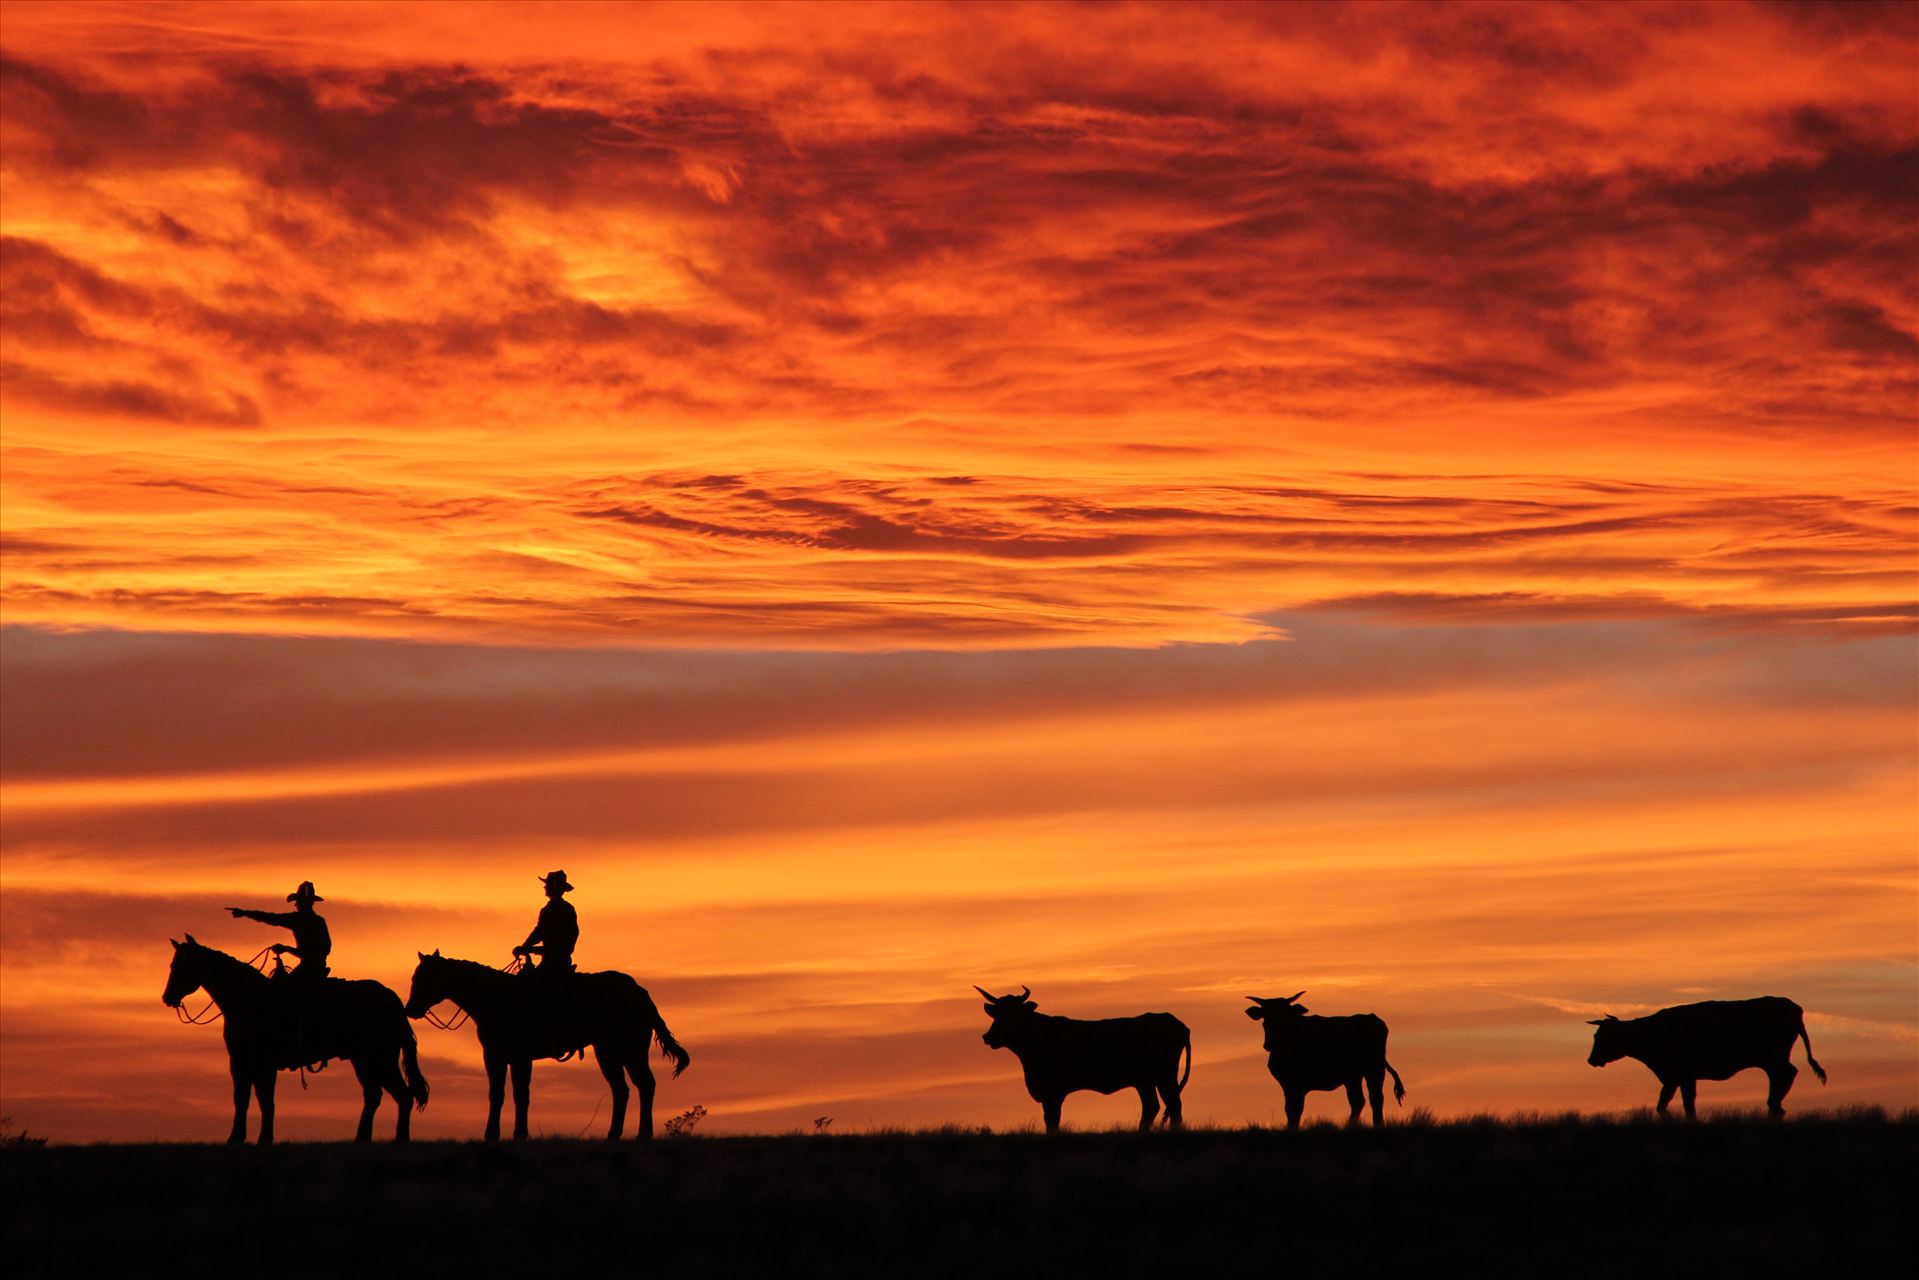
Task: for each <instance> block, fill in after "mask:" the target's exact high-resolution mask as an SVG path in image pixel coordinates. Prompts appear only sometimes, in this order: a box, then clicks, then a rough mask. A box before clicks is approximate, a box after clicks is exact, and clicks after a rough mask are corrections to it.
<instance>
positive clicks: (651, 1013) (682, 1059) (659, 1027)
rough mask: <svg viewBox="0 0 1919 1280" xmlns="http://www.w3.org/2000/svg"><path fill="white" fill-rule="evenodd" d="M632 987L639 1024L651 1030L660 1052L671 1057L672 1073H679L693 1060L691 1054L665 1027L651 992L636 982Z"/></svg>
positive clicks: (663, 1019) (664, 1021) (664, 1020)
mask: <svg viewBox="0 0 1919 1280" xmlns="http://www.w3.org/2000/svg"><path fill="white" fill-rule="evenodd" d="M628 981H631V979H628ZM633 989H634V990H635V991H636V992H638V993H639V997H640V1009H639V1014H640V1025H641V1026H642V1027H647V1028H650V1029H651V1030H652V1032H653V1038H654V1039H655V1040H657V1041H659V1042H660V1052H661V1053H663V1054H665V1055H666V1056H667V1057H669V1058H671V1059H673V1074H674V1075H675V1076H677V1075H679V1074H680V1072H682V1071H684V1070H686V1067H687V1064H688V1063H690V1062H692V1061H693V1055H692V1054H690V1053H688V1052H687V1051H686V1050H685V1049H682V1048H681V1047H680V1042H679V1041H678V1040H675V1039H674V1038H673V1033H672V1032H671V1031H669V1030H668V1029H667V1026H666V1019H665V1018H663V1017H661V1016H660V1006H658V1005H657V1004H654V1003H653V996H652V993H651V992H649V991H647V989H646V988H645V987H642V986H641V985H640V984H639V983H637V982H635V983H633Z"/></svg>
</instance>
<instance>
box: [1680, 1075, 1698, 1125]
mask: <svg viewBox="0 0 1919 1280" xmlns="http://www.w3.org/2000/svg"><path fill="white" fill-rule="evenodd" d="M1679 1100H1680V1101H1681V1102H1683V1103H1685V1104H1686V1119H1688V1120H1697V1119H1698V1118H1699V1109H1698V1107H1697V1105H1696V1104H1697V1102H1698V1100H1699V1082H1698V1081H1697V1080H1681V1081H1680V1082H1679Z"/></svg>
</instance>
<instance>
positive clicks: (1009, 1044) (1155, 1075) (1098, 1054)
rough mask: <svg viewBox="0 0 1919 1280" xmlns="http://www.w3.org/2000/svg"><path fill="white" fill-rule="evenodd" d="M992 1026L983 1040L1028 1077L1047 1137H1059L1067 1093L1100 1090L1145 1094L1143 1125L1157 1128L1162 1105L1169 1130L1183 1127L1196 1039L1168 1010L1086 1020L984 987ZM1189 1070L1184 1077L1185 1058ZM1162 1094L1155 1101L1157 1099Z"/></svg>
mask: <svg viewBox="0 0 1919 1280" xmlns="http://www.w3.org/2000/svg"><path fill="white" fill-rule="evenodd" d="M973 990H975V991H977V992H979V993H980V994H981V995H983V996H985V997H986V1006H985V1008H986V1013H987V1016H989V1017H991V1018H992V1019H993V1025H992V1026H991V1027H989V1028H988V1029H987V1032H986V1034H985V1035H984V1036H983V1037H981V1038H982V1039H984V1040H985V1041H986V1047H987V1048H989V1049H1011V1050H1012V1051H1013V1054H1014V1056H1015V1057H1017V1058H1018V1059H1019V1063H1020V1066H1021V1067H1022V1068H1023V1069H1024V1070H1025V1072H1026V1092H1027V1093H1028V1094H1030V1095H1032V1098H1033V1101H1035V1102H1037V1103H1039V1105H1040V1111H1041V1113H1042V1114H1043V1115H1044V1116H1045V1117H1046V1132H1048V1133H1058V1132H1059V1112H1060V1107H1061V1105H1062V1104H1063V1103H1064V1102H1065V1101H1066V1095H1067V1094H1069V1093H1075V1092H1078V1091H1079V1090H1081V1089H1091V1090H1092V1091H1093V1092H1095V1093H1118V1092H1119V1091H1120V1090H1121V1089H1137V1090H1138V1091H1139V1127H1140V1129H1141V1131H1142V1132H1143V1131H1145V1130H1148V1129H1151V1128H1152V1127H1153V1118H1154V1117H1155V1116H1157V1115H1158V1114H1159V1104H1160V1101H1161V1100H1164V1101H1165V1104H1166V1124H1167V1127H1169V1128H1173V1129H1177V1128H1179V1127H1180V1105H1179V1093H1180V1090H1181V1089H1184V1088H1185V1087H1186V1081H1187V1080H1189V1079H1191V1078H1192V1074H1193V1036H1192V1033H1191V1032H1190V1031H1188V1030H1187V1029H1186V1024H1185V1023H1183V1022H1181V1021H1180V1020H1179V1019H1178V1018H1175V1017H1174V1016H1173V1015H1172V1014H1170V1013H1142V1014H1140V1015H1138V1016H1137V1017H1132V1018H1101V1019H1099V1020H1098V1021H1094V1022H1083V1021H1080V1020H1079V1019H1076V1018H1056V1017H1053V1016H1052V1015H1050V1014H1044V1013H1040V1012H1038V1011H1037V1010H1038V1008H1039V1006H1038V1005H1036V1004H1034V1003H1033V1001H1032V1000H1031V999H1029V997H1030V996H1031V995H1032V994H1033V992H1032V988H1030V987H1029V988H1027V989H1026V990H1024V991H1022V992H1020V993H1019V994H1018V995H1016V996H996V995H994V994H992V993H991V992H990V991H987V990H985V989H984V988H982V987H974V988H973ZM1181 1052H1184V1053H1185V1055H1186V1071H1185V1073H1184V1074H1183V1075H1182V1074H1179V1063H1180V1054H1181ZM1155 1095H1157V1096H1155Z"/></svg>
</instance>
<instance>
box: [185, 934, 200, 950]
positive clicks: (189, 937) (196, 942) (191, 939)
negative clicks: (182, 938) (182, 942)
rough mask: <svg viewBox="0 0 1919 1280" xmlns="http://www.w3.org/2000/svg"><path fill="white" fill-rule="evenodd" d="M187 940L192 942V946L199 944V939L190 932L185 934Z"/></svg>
mask: <svg viewBox="0 0 1919 1280" xmlns="http://www.w3.org/2000/svg"><path fill="white" fill-rule="evenodd" d="M187 941H188V942H191V943H192V944H193V945H194V946H196V947H197V946H199V945H200V940H199V939H198V938H196V937H194V936H193V935H192V934H190V933H189V934H188V935H187Z"/></svg>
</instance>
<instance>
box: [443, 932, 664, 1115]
mask: <svg viewBox="0 0 1919 1280" xmlns="http://www.w3.org/2000/svg"><path fill="white" fill-rule="evenodd" d="M442 1000H451V1001H452V1002H453V1003H454V1004H456V1005H459V1006H460V1008H462V1009H464V1010H466V1011H467V1013H468V1014H469V1015H471V1016H472V1018H473V1029H474V1030H475V1031H477V1032H478V1033H479V1036H480V1055H481V1058H482V1059H483V1060H484V1061H485V1063H486V1086H487V1097H486V1102H487V1111H486V1137H487V1141H489V1142H491V1141H494V1140H496V1139H498V1138H499V1136H500V1108H501V1106H502V1105H503V1104H504V1102H505V1097H506V1075H507V1071H508V1069H509V1068H510V1069H511V1070H512V1072H513V1136H514V1137H515V1138H524V1137H526V1120H527V1102H528V1096H529V1094H530V1092H531V1088H532V1081H533V1060H534V1059H535V1058H558V1057H561V1056H562V1055H565V1054H568V1053H571V1052H573V1051H574V1050H576V1049H578V1048H579V1046H580V1045H581V1044H590V1045H592V1046H593V1057H594V1059H595V1061H597V1062H598V1063H599V1065H600V1074H601V1075H602V1076H605V1077H606V1083H607V1087H608V1088H610V1089H612V1091H613V1124H612V1127H611V1128H609V1129H608V1130H607V1134H606V1136H607V1137H608V1138H617V1137H619V1136H620V1135H621V1134H622V1133H624V1132H625V1131H626V1100H627V1094H628V1090H627V1087H626V1081H625V1080H624V1079H623V1078H622V1073H624V1074H625V1075H628V1076H631V1077H632V1078H633V1083H634V1084H635V1085H637V1086H639V1090H640V1123H639V1134H638V1136H639V1137H641V1138H651V1137H652V1136H653V1089H654V1082H653V1068H652V1067H651V1066H649V1065H648V1064H647V1042H648V1041H649V1040H650V1039H657V1040H658V1041H659V1042H660V1052H661V1053H663V1054H665V1055H666V1056H667V1057H669V1058H672V1059H673V1074H674V1075H675V1076H678V1075H679V1074H680V1072H682V1071H684V1070H686V1064H687V1063H688V1062H690V1061H692V1058H691V1055H689V1054H688V1053H687V1052H686V1050H684V1049H682V1048H680V1046H679V1042H678V1041H676V1040H674V1039H673V1033H672V1032H671V1031H668V1030H667V1029H666V1019H664V1018H662V1017H661V1016H660V1011H659V1009H658V1007H657V1006H655V1005H654V1003H653V997H652V996H650V995H648V994H647V993H646V988H645V987H643V986H641V985H640V984H639V983H637V982H635V981H633V979H632V978H630V977H628V976H627V975H626V974H624V973H620V972H619V971H617V970H612V969H609V970H607V971H605V972H603V973H574V974H569V975H567V977H566V978H564V979H563V980H561V981H559V982H549V981H545V980H542V979H539V978H526V977H522V976H520V975H518V974H512V973H508V972H506V971H505V970H503V969H494V968H490V967H489V966H487V965H483V964H480V963H478V962H477V961H473V960H455V959H452V958H451V957H448V956H443V955H441V954H440V953H439V952H438V951H435V952H434V953H433V954H432V955H427V954H426V953H425V952H424V951H423V952H421V953H420V963H419V965H418V966H417V967H416V968H415V969H414V970H413V988H412V990H411V991H410V992H408V994H407V999H406V1013H407V1016H408V1017H410V1018H421V1017H425V1016H426V1012H427V1010H429V1009H431V1008H432V1007H433V1006H434V1005H436V1004H438V1003H440V1001H442Z"/></svg>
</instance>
